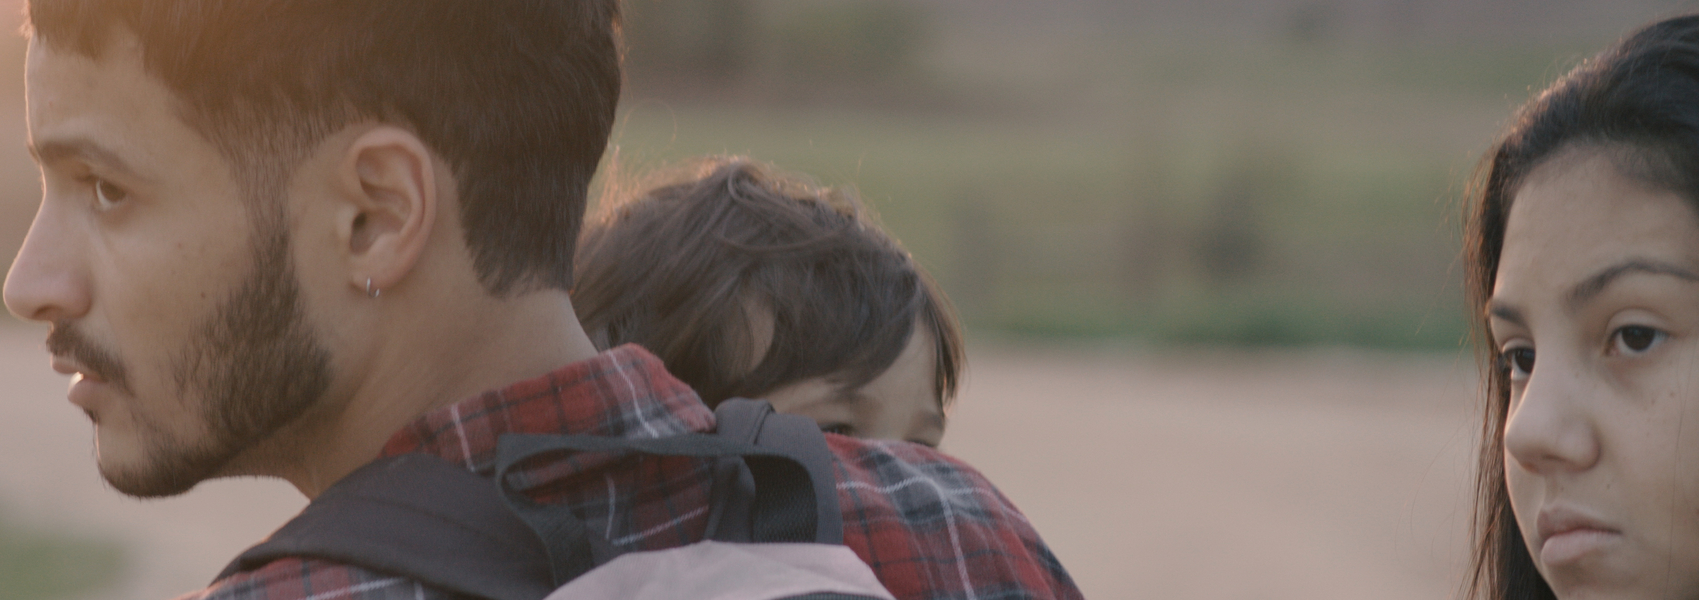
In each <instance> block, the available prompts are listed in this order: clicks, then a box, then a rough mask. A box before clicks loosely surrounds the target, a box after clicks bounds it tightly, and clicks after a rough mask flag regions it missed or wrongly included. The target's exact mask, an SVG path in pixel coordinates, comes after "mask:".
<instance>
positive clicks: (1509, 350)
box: [1488, 151, 1699, 599]
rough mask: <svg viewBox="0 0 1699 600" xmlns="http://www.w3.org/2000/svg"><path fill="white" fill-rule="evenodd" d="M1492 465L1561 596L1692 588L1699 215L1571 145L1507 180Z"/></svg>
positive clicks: (1697, 592) (1697, 497)
mask: <svg viewBox="0 0 1699 600" xmlns="http://www.w3.org/2000/svg"><path fill="white" fill-rule="evenodd" d="M1488 311H1489V316H1490V322H1491V328H1492V336H1493V339H1494V343H1496V344H1498V345H1499V349H1500V351H1501V352H1502V354H1503V356H1504V358H1505V360H1504V363H1505V365H1504V368H1505V369H1507V370H1508V371H1509V374H1510V413H1509V421H1508V422H1507V423H1506V426H1505V431H1504V449H1505V461H1504V462H1505V477H1506V480H1507V482H1508V484H1509V490H1510V499H1511V504H1512V506H1513V507H1514V508H1515V511H1516V522H1517V525H1519V526H1520V527H1521V531H1522V536H1523V539H1524V540H1526V541H1527V543H1528V548H1529V552H1530V553H1531V554H1532V556H1533V559H1534V563H1535V564H1536V565H1538V567H1539V570H1540V573H1541V574H1543V575H1544V576H1545V579H1546V581H1547V582H1548V583H1550V584H1551V586H1552V588H1553V589H1554V590H1555V591H1556V592H1557V594H1558V596H1559V597H1562V598H1566V599H1569V598H1694V597H1699V216H1696V213H1695V210H1694V209H1693V208H1692V206H1691V205H1690V204H1689V202H1688V201H1686V200H1683V199H1682V198H1680V197H1678V196H1676V195H1675V194H1673V193H1670V192H1666V191H1661V190H1657V189H1653V188H1651V187H1648V186H1647V185H1645V184H1644V183H1642V182H1640V181H1638V180H1636V179H1633V178H1630V177H1626V176H1624V175H1622V174H1621V173H1620V171H1619V170H1618V169H1617V168H1616V167H1615V165H1614V164H1613V162H1612V161H1611V159H1610V158H1609V157H1608V156H1606V155H1604V154H1601V153H1599V152H1588V151H1571V152H1568V153H1564V154H1562V155H1560V156H1559V157H1557V158H1554V159H1552V160H1550V161H1548V162H1547V164H1545V165H1543V166H1541V167H1540V168H1538V169H1536V170H1535V172H1534V173H1533V174H1532V176H1531V177H1530V178H1529V181H1528V182H1527V183H1526V184H1524V186H1523V187H1522V189H1521V190H1520V191H1519V192H1518V193H1517V194H1516V196H1515V201H1514V203H1513V205H1512V208H1511V210H1510V217H1509V221H1508V223H1507V226H1506V230H1505V237H1504V248H1503V254H1502V256H1501V259H1500V263H1499V269H1498V279H1497V281H1496V282H1495V284H1494V287H1493V294H1492V299H1491V301H1490V304H1489V306H1488Z"/></svg>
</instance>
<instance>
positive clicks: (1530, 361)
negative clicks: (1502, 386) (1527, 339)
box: [1499, 347, 1534, 381]
mask: <svg viewBox="0 0 1699 600" xmlns="http://www.w3.org/2000/svg"><path fill="white" fill-rule="evenodd" d="M1499 361H1500V364H1501V368H1503V369H1504V370H1505V371H1506V372H1508V373H1509V375H1510V380H1511V381H1526V380H1527V379H1528V376H1529V375H1530V374H1532V373H1533V372H1534V349H1533V348H1527V347H1520V348H1507V349H1505V350H1504V352H1503V353H1502V354H1500V355H1499Z"/></svg>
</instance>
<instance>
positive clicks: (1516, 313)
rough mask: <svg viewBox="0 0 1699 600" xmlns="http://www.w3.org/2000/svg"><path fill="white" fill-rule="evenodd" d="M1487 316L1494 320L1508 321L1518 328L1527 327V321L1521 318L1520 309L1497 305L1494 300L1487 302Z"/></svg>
mask: <svg viewBox="0 0 1699 600" xmlns="http://www.w3.org/2000/svg"><path fill="white" fill-rule="evenodd" d="M1487 315H1488V316H1490V317H1492V318H1494V319H1501V320H1504V321H1509V322H1510V323H1511V324H1513V325H1516V326H1518V327H1527V326H1528V320H1527V319H1524V318H1522V310H1521V309H1519V308H1516V307H1514V306H1508V305H1505V304H1502V303H1499V302H1498V301H1496V300H1495V301H1488V302H1487Z"/></svg>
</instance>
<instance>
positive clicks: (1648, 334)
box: [1611, 325, 1669, 354]
mask: <svg viewBox="0 0 1699 600" xmlns="http://www.w3.org/2000/svg"><path fill="white" fill-rule="evenodd" d="M1667 337H1669V334H1668V333H1664V332H1662V331H1658V330H1656V329H1653V328H1651V327H1646V326H1644V325H1629V326H1626V327H1621V328H1618V329H1617V330H1616V331H1615V332H1614V333H1612V334H1611V350H1613V351H1614V352H1615V353H1617V354H1640V353H1643V352H1645V351H1647V350H1651V349H1652V347H1653V346H1656V345H1658V343H1659V342H1662V341H1664V338H1667Z"/></svg>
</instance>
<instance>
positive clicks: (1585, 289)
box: [1567, 258, 1699, 311]
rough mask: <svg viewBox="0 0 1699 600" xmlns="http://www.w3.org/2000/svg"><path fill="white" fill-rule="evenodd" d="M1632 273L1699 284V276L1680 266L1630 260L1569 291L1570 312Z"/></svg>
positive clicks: (1597, 274) (1642, 259) (1637, 259)
mask: <svg viewBox="0 0 1699 600" xmlns="http://www.w3.org/2000/svg"><path fill="white" fill-rule="evenodd" d="M1630 273H1644V274H1648V275H1665V276H1669V277H1675V278H1677V279H1681V280H1684V281H1687V282H1689V283H1699V274H1696V273H1694V272H1693V271H1690V270H1687V269H1684V268H1681V267H1679V266H1676V265H1673V264H1670V263H1667V262H1663V261H1658V260H1650V259H1644V258H1634V259H1629V260H1626V261H1623V262H1621V263H1618V264H1616V265H1612V266H1610V267H1606V268H1604V269H1603V270H1600V271H1599V272H1598V273H1595V274H1593V276H1592V277H1588V278H1586V279H1584V280H1582V281H1581V283H1578V284H1575V287H1574V288H1573V289H1571V290H1570V291H1569V298H1568V301H1567V304H1568V307H1569V310H1572V311H1573V310H1576V309H1579V308H1580V307H1581V306H1582V305H1585V304H1586V303H1587V302H1588V301H1590V300H1592V299H1593V297H1594V296H1597V295H1599V293H1600V292H1603V291H1605V288H1608V287H1610V285H1611V284H1612V283H1615V282H1616V280H1617V279H1620V278H1622V276H1624V275H1628V274H1630Z"/></svg>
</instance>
